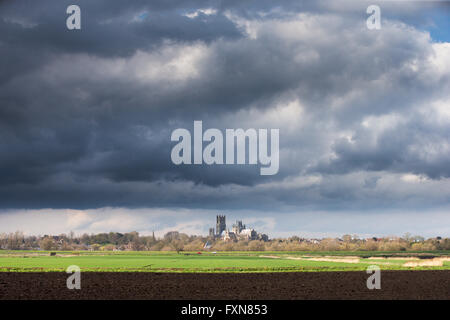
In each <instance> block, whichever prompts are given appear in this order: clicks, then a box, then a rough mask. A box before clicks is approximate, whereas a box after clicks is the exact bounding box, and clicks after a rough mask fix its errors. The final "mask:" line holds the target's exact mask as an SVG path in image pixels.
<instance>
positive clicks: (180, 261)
mask: <svg viewBox="0 0 450 320" xmlns="http://www.w3.org/2000/svg"><path fill="white" fill-rule="evenodd" d="M420 255H422V256H423V255H427V253H421V254H420ZM414 256H417V254H415V253H410V252H409V253H394V252H390V253H386V252H384V253H383V252H358V253H355V252H218V253H211V252H202V253H201V254H198V253H195V252H182V253H179V254H178V253H175V252H56V255H55V256H51V255H50V253H49V252H43V251H35V252H30V251H0V271H3V272H11V271H14V272H36V271H39V272H41V271H65V270H66V269H67V267H69V266H71V265H76V266H78V267H80V268H81V270H82V271H110V272H118V271H129V272H286V271H356V270H365V269H366V268H367V267H368V266H370V265H378V266H379V267H380V268H381V269H382V270H383V269H386V270H405V269H406V270H409V269H413V270H416V269H419V270H424V269H425V270H436V269H438V270H442V269H445V270H450V261H449V259H448V257H450V252H439V253H437V254H436V253H433V255H432V256H430V254H428V256H425V257H423V258H425V259H418V258H414ZM433 257H434V260H433V259H432V258H433ZM320 260H325V261H320ZM432 260H433V261H434V262H436V263H435V264H436V265H430V266H422V265H420V263H423V262H424V261H432ZM437 260H439V261H437ZM441 260H442V261H441ZM407 262H413V263H419V265H416V266H414V267H408V266H404V264H405V263H407Z"/></svg>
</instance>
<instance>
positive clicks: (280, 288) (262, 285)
mask: <svg viewBox="0 0 450 320" xmlns="http://www.w3.org/2000/svg"><path fill="white" fill-rule="evenodd" d="M67 276H68V275H67V274H66V273H64V272H40V273H38V272H0V300H2V299H8V300H11V299H77V300H78V299H108V300H109V299H157V300H163V299H164V300H165V299H189V300H192V299H200V300H205V299H216V300H217V299H226V300H238V299H245V300H252V299H268V300H276V299H283V300H286V299H445V300H449V299H450V271H449V270H427V271H420V270H419V271H418V270H414V271H389V270H388V271H381V289H379V290H369V289H367V286H366V281H367V277H368V274H366V272H364V271H347V272H342V271H335V272H276V273H268V272H266V273H168V272H166V273H160V272H86V273H82V274H81V289H80V290H69V289H67V287H66V280H67Z"/></svg>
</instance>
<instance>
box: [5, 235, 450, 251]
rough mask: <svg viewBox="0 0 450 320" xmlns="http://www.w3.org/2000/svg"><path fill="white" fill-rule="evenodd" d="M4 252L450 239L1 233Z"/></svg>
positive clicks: (392, 246)
mask: <svg viewBox="0 0 450 320" xmlns="http://www.w3.org/2000/svg"><path fill="white" fill-rule="evenodd" d="M0 249H3V250H46V251H51V250H65V251H82V250H92V251H100V250H103V251H115V250H120V251H177V252H180V251H201V250H205V249H208V250H213V251H214V250H215V251H435V250H450V238H441V237H436V238H429V239H425V238H423V237H421V236H412V235H410V234H405V235H404V236H402V237H384V238H369V239H360V238H358V237H357V236H352V235H344V236H342V237H340V238H323V239H305V238H300V237H297V236H293V237H290V238H275V239H271V240H269V241H260V240H242V239H241V240H238V241H223V240H221V239H212V238H210V237H205V236H196V235H187V234H184V233H180V232H177V231H170V232H168V233H166V234H165V235H164V236H163V237H161V238H157V237H155V236H154V235H151V236H141V235H139V233H138V232H136V231H133V232H129V233H119V232H109V233H99V234H90V235H89V234H83V235H80V236H76V235H75V234H74V233H73V232H70V233H69V234H60V235H57V236H53V235H43V236H25V235H24V234H23V233H22V232H20V231H16V232H14V233H2V234H0Z"/></svg>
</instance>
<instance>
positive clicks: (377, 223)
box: [0, 0, 450, 237]
mask: <svg viewBox="0 0 450 320" xmlns="http://www.w3.org/2000/svg"><path fill="white" fill-rule="evenodd" d="M70 4H78V5H79V6H80V8H81V26H82V29H81V30H73V31H69V30H68V29H67V27H66V19H67V17H68V15H67V14H66V9H67V7H68V6H69V5H70ZM370 4H372V3H370V2H365V1H356V0H352V1H351V0H337V1H336V0H334V1H324V0H322V1H300V0H295V1H294V0H292V1H289V0H288V1H280V0H277V1H268V0H259V1H256V0H254V1H242V0H239V1H237V0H236V1H234V0H226V1H206V0H173V1H167V0H152V1H139V0H137V1H132V2H127V1H109V0H108V1H106V0H95V1H93V0H85V1H78V0H77V1H66V0H60V1H25V0H18V1H2V2H1V3H0V177H1V179H0V232H11V231H15V230H22V231H24V232H26V233H28V234H45V233H62V232H69V231H71V230H73V231H74V232H75V233H77V234H80V233H83V232H89V233H90V232H109V231H121V232H126V231H133V230H137V231H139V232H141V233H143V234H148V233H151V232H152V231H153V230H155V232H156V233H157V234H159V235H162V234H163V233H164V232H166V231H168V230H174V229H176V230H180V231H183V232H186V233H194V234H207V230H208V227H210V226H213V225H214V223H215V215H216V214H218V213H221V214H226V215H227V218H228V221H227V222H228V224H229V225H231V223H232V222H233V221H232V220H235V219H237V218H239V219H242V220H244V223H246V224H247V225H249V226H252V227H255V228H256V229H257V230H258V231H263V232H266V233H268V234H269V236H288V235H293V234H297V235H301V236H311V237H322V236H338V235H342V234H346V233H352V234H359V235H367V236H370V235H394V234H396V235H402V234H404V233H405V232H412V233H414V234H421V235H423V236H430V237H431V236H437V235H440V236H450V24H449V21H450V5H449V4H450V2H446V1H440V2H437V1H434V2H425V1H421V2H417V1H381V2H380V3H379V5H380V7H381V19H382V20H381V29H380V30H369V29H368V28H367V26H366V19H367V18H368V16H369V15H368V14H367V13H366V9H367V7H368V6H369V5H370ZM194 120H202V121H203V127H204V129H207V128H219V129H225V128H243V129H248V128H257V129H258V128H267V129H270V128H275V129H280V169H279V172H278V174H276V175H273V176H261V175H260V174H259V173H260V172H259V166H254V165H253V166H250V165H231V166H219V165H212V166H207V165H190V166H189V165H181V166H176V165H174V164H173V163H172V162H171V159H170V152H171V149H172V147H173V146H174V143H173V142H171V141H170V135H171V132H172V131H173V130H174V129H176V128H187V129H189V130H192V129H193V121H194Z"/></svg>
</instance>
